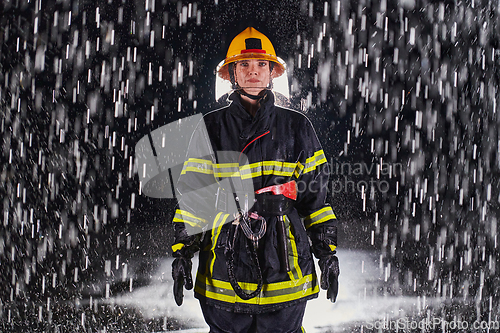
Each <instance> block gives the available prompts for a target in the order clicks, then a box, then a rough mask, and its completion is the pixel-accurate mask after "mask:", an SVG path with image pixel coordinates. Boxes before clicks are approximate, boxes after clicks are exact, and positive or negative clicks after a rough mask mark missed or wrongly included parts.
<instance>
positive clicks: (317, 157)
mask: <svg viewBox="0 0 500 333" xmlns="http://www.w3.org/2000/svg"><path fill="white" fill-rule="evenodd" d="M323 163H326V156H325V152H324V151H323V149H321V150H318V151H317V152H315V153H314V155H313V156H311V157H309V158H308V159H306V165H305V166H304V173H308V172H310V171H314V170H316V168H317V167H318V166H320V165H321V164H323Z"/></svg>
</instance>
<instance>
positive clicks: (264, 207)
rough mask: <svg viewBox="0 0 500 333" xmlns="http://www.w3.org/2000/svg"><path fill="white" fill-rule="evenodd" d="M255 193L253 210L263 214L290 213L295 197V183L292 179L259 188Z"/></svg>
mask: <svg viewBox="0 0 500 333" xmlns="http://www.w3.org/2000/svg"><path fill="white" fill-rule="evenodd" d="M255 194H256V195H255V205H254V208H253V210H255V211H257V212H258V213H260V214H261V215H264V216H270V215H285V214H288V213H290V211H291V210H292V208H293V202H294V201H295V200H296V199H297V184H296V183H295V181H293V180H292V181H289V182H287V183H285V184H280V185H273V186H267V187H264V188H261V189H260V190H257V191H255Z"/></svg>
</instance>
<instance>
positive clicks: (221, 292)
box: [195, 273, 319, 304]
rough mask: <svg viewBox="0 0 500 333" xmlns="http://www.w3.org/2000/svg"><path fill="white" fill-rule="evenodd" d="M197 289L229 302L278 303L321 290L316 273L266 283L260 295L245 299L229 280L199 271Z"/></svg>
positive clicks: (252, 285)
mask: <svg viewBox="0 0 500 333" xmlns="http://www.w3.org/2000/svg"><path fill="white" fill-rule="evenodd" d="M239 285H240V286H241V288H242V289H243V290H244V291H245V292H252V291H254V290H255V289H256V288H257V284H256V283H246V282H239ZM195 291H196V292H197V293H198V294H200V295H203V296H205V297H208V298H212V299H215V300H219V301H223V302H227V303H246V304H276V303H282V302H289V301H293V300H296V299H300V298H303V297H307V296H310V295H314V294H316V293H318V292H319V286H318V284H317V279H316V274H309V275H307V276H304V277H302V278H301V279H299V280H295V281H286V282H276V283H269V284H264V285H263V286H262V291H261V293H260V294H259V295H258V296H256V297H254V298H251V299H249V300H243V299H241V298H240V297H239V296H238V295H236V293H235V292H234V290H233V288H232V287H231V284H230V283H229V282H225V281H220V280H216V279H212V278H210V277H206V276H204V275H202V274H200V273H198V274H197V276H196V284H195Z"/></svg>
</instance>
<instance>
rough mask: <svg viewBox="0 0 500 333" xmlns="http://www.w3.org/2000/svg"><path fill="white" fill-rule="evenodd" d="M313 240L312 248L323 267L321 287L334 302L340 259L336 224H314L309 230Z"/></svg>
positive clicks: (336, 292) (320, 266)
mask: <svg viewBox="0 0 500 333" xmlns="http://www.w3.org/2000/svg"><path fill="white" fill-rule="evenodd" d="M308 234H309V237H310V238H311V242H312V250H313V253H314V255H315V256H316V258H319V268H320V269H321V289H324V290H326V297H327V298H328V299H329V300H330V301H332V303H334V302H335V301H336V300H337V294H338V291H339V274H340V269H339V259H338V258H337V256H336V255H335V248H336V247H337V227H336V226H332V225H329V226H323V225H316V226H312V227H310V228H309V230H308Z"/></svg>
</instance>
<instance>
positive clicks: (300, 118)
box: [275, 105, 312, 126]
mask: <svg viewBox="0 0 500 333" xmlns="http://www.w3.org/2000/svg"><path fill="white" fill-rule="evenodd" d="M275 108H276V111H277V113H279V114H282V115H283V116H286V117H289V118H290V120H292V121H297V122H300V123H306V124H308V125H310V126H312V123H311V121H310V120H309V118H308V117H307V116H306V115H305V114H304V113H302V112H300V111H297V110H294V109H289V108H286V107H283V106H277V105H276V106H275Z"/></svg>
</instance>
